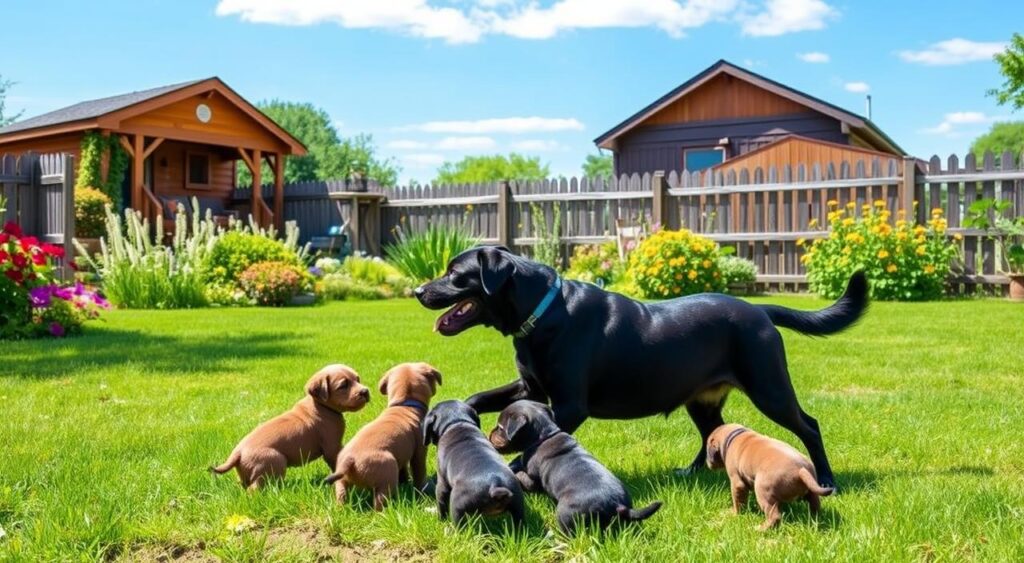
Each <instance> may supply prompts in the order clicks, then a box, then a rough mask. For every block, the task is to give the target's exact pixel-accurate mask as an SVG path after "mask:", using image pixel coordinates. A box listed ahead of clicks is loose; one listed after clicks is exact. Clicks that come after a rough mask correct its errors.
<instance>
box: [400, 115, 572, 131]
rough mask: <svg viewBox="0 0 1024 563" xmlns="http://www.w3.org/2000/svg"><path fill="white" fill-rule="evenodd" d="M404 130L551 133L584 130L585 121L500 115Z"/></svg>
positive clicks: (422, 124) (444, 122) (433, 122)
mask: <svg viewBox="0 0 1024 563" xmlns="http://www.w3.org/2000/svg"><path fill="white" fill-rule="evenodd" d="M399 129H400V130H404V131H423V132H425V133H455V134H461V135H480V134H485V133H511V134H522V133H537V132H543V133H549V132H552V131H582V130H583V123H581V122H580V121H579V120H577V119H575V118H561V117H555V118H550V117H500V118H492V119H477V120H472V121H470V120H466V121H428V122H426V123H419V124H416V125H408V126H405V127H401V128H399Z"/></svg>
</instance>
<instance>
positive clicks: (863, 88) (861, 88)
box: [843, 82, 871, 94]
mask: <svg viewBox="0 0 1024 563" xmlns="http://www.w3.org/2000/svg"><path fill="white" fill-rule="evenodd" d="M843 88H844V89H846V91H847V92H853V93H854V94H864V93H866V92H867V91H868V90H870V89H871V86H870V85H869V84H868V83H867V82H847V83H846V84H843Z"/></svg>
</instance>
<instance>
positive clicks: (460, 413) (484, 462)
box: [423, 401, 524, 526]
mask: <svg viewBox="0 0 1024 563" xmlns="http://www.w3.org/2000/svg"><path fill="white" fill-rule="evenodd" d="M423 443H424V445H425V446H427V447H429V446H430V445H431V444H437V488H436V489H435V492H434V494H435V497H436V498H437V515H438V517H440V518H441V519H442V520H444V519H447V518H448V517H449V515H450V516H451V519H452V520H453V521H454V522H455V523H456V524H461V523H462V521H463V519H464V518H465V517H466V516H467V515H471V514H483V515H485V516H494V515H498V514H501V513H502V512H508V514H509V516H511V517H512V523H513V524H514V525H516V526H519V525H521V524H522V523H523V510H524V508H523V491H522V489H521V488H520V486H519V481H517V480H516V477H515V475H513V474H512V470H511V469H509V468H508V465H506V464H505V460H504V459H503V458H502V457H501V455H499V454H498V452H497V450H495V449H494V446H492V445H491V444H490V442H488V440H487V438H486V437H484V435H483V433H482V432H481V431H480V418H479V417H478V416H477V415H476V411H474V410H473V409H472V408H470V407H469V405H467V404H466V403H463V402H462V401H444V402H441V403H438V404H437V406H435V407H434V410H432V411H430V414H428V415H427V417H426V418H425V419H424V420H423ZM449 506H450V507H451V508H450V509H449ZM449 510H450V511H451V512H450V513H449Z"/></svg>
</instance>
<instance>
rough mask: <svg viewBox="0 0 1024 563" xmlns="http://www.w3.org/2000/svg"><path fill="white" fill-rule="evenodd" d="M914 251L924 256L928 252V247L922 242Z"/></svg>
mask: <svg viewBox="0 0 1024 563" xmlns="http://www.w3.org/2000/svg"><path fill="white" fill-rule="evenodd" d="M914 252H916V253H917V255H918V256H924V255H925V254H926V253H927V252H928V249H927V248H925V247H924V245H923V244H922V245H921V246H919V247H917V249H916V250H915V251H914Z"/></svg>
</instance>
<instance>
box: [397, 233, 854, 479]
mask: <svg viewBox="0 0 1024 563" xmlns="http://www.w3.org/2000/svg"><path fill="white" fill-rule="evenodd" d="M416 297H417V298H418V299H419V301H420V303H422V304H423V305H424V306H426V307H428V308H430V309H442V308H445V307H451V309H449V310H448V311H447V312H445V313H444V314H443V315H441V317H440V318H438V319H437V323H436V324H435V330H437V331H438V332H440V333H441V334H443V335H445V336H453V335H456V334H458V333H460V332H462V331H463V330H466V329H467V328H469V327H471V326H475V325H478V324H483V325H487V326H491V327H494V328H496V329H498V330H500V331H501V332H502V333H503V334H506V335H508V334H514V335H515V336H516V337H515V339H514V341H513V342H514V346H515V351H516V365H517V367H518V370H519V376H520V378H519V380H518V381H515V382H513V383H510V384H508V385H505V386H502V387H499V388H497V389H493V390H491V391H485V392H482V393H478V394H476V395H474V396H472V397H470V398H469V400H468V401H467V402H468V403H469V405H470V406H471V407H473V409H475V410H476V411H477V412H479V413H484V412H495V411H500V410H502V409H503V408H505V407H506V406H508V405H509V404H511V403H512V402H513V401H516V400H519V399H530V400H534V401H540V402H548V401H550V403H551V406H552V408H553V409H554V414H555V421H556V422H557V423H558V426H559V427H560V428H561V429H562V430H564V431H566V432H569V433H572V432H574V431H575V430H576V429H577V428H578V427H579V425H580V424H582V423H583V421H584V420H586V419H587V417H590V416H594V417H597V418H612V419H624V418H639V417H644V416H651V415H655V414H664V415H668V413H670V412H672V411H674V410H675V409H677V408H679V407H680V406H681V405H685V406H686V410H687V412H688V413H689V414H690V417H691V418H692V419H693V422H694V423H695V424H696V425H697V429H698V431H699V432H700V435H701V447H700V451H699V452H698V453H697V455H696V457H695V458H694V460H693V462H692V463H691V465H690V470H698V469H700V468H701V467H702V466H703V463H704V459H705V457H706V451H705V447H706V446H705V444H706V443H707V438H708V435H709V434H711V432H712V431H713V430H714V429H715V428H717V427H718V426H721V425H722V424H723V423H724V421H723V420H722V405H723V404H724V403H725V399H726V396H727V394H728V393H729V391H730V390H731V389H732V388H738V389H740V390H742V391H743V392H745V393H746V394H747V395H748V396H749V397H750V400H751V401H752V402H753V403H754V406H756V407H757V408H758V409H759V410H760V411H761V412H762V413H764V414H765V416H767V417H768V418H770V419H771V420H773V421H775V422H776V423H777V424H779V425H781V426H783V427H785V428H786V429H788V430H790V431H791V432H793V433H794V434H796V435H797V437H799V438H800V440H802V441H803V443H804V446H806V448H807V451H808V453H809V454H810V457H811V461H813V462H814V467H815V470H816V472H817V474H818V480H819V481H820V482H821V484H822V485H823V486H828V487H831V486H834V484H835V480H834V477H833V475H832V469H831V468H830V467H829V463H828V458H827V457H826V455H825V446H824V444H823V443H822V440H821V432H820V430H819V428H818V423H817V421H816V420H814V418H812V417H811V416H810V415H808V414H807V413H805V412H804V411H803V410H802V409H801V408H800V404H799V402H798V401H797V398H796V393H795V392H794V390H793V385H792V382H791V381H790V378H789V372H788V371H787V367H786V352H785V348H784V347H783V343H782V336H781V335H780V334H779V331H778V330H777V329H776V328H775V327H776V326H782V327H786V328H790V329H793V330H796V331H799V332H802V333H804V334H809V335H816V336H821V335H826V334H832V333H835V332H839V331H841V330H843V329H845V328H847V327H849V326H850V325H852V324H853V323H854V322H856V321H857V319H859V318H860V316H861V314H862V313H863V312H864V310H865V309H866V308H867V281H866V280H865V278H864V275H863V274H862V273H857V274H854V276H853V277H851V278H850V281H849V283H848V285H847V288H846V292H845V293H844V294H843V296H842V297H841V298H840V299H839V300H838V301H836V302H835V303H834V304H832V305H831V306H829V307H828V308H826V309H823V310H820V311H813V312H802V311H795V310H792V309H787V308H785V307H778V306H774V305H752V304H750V303H747V302H745V301H741V300H739V299H735V298H733V297H729V296H727V295H719V294H701V295H693V296H689V297H680V298H677V299H671V300H668V301H661V302H658V303H641V302H638V301H634V300H633V299H629V298H627V297H624V296H622V295H618V294H615V293H610V292H607V291H604V290H602V289H600V288H598V287H596V286H594V285H591V284H588V283H581V282H573V281H565V282H564V283H563V282H561V280H560V279H559V278H558V275H557V273H556V272H555V271H554V270H553V269H551V268H549V267H547V266H543V265H541V264H537V263H536V262H532V261H530V260H527V259H524V258H521V257H519V256H516V255H515V254H513V253H511V252H509V250H508V249H506V248H503V247H477V248H473V249H470V250H467V251H466V252H463V253H462V254H460V255H458V256H456V257H455V258H454V259H453V260H452V261H451V263H450V264H449V265H448V271H447V273H446V274H445V275H444V276H442V277H440V278H438V279H436V280H433V281H431V282H429V283H426V284H424V285H422V286H420V287H418V288H417V289H416Z"/></svg>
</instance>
